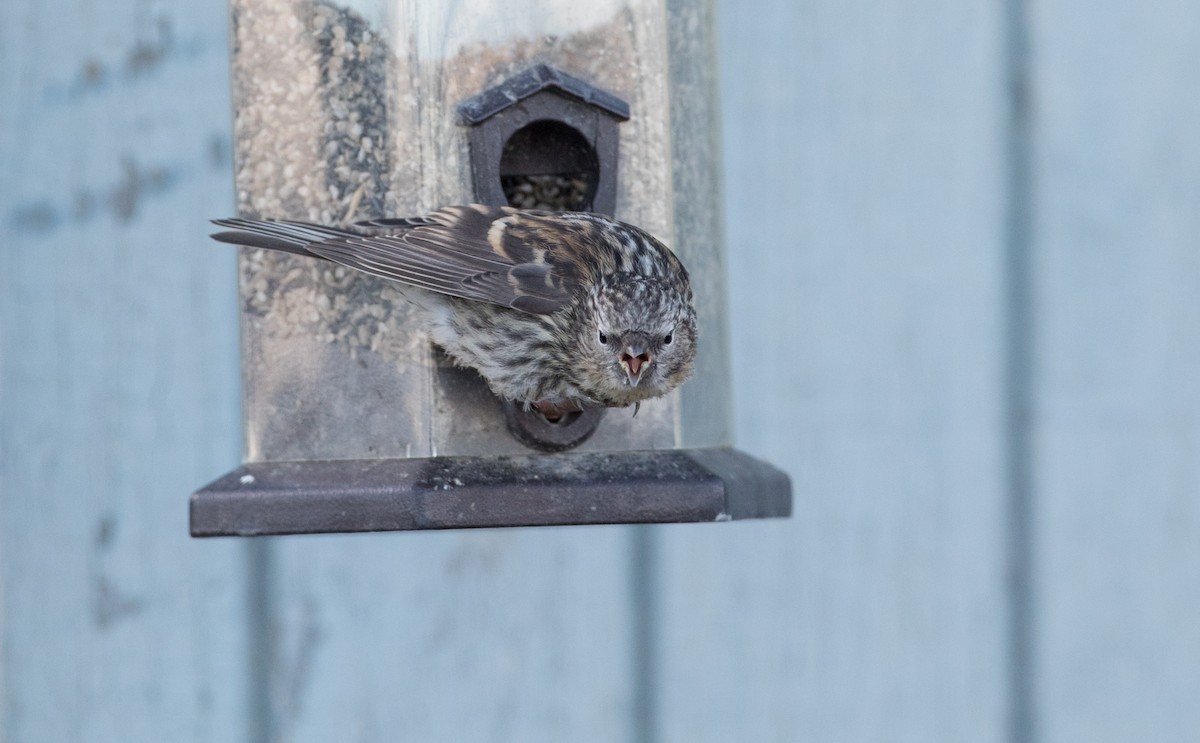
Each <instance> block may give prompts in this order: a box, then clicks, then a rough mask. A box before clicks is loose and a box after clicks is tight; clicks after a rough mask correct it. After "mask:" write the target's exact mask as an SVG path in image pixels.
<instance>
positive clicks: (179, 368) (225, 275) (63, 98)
mask: <svg viewBox="0 0 1200 743" xmlns="http://www.w3.org/2000/svg"><path fill="white" fill-rule="evenodd" d="M0 14H2V15H3V19H2V21H0V100H3V101H4V102H5V103H4V104H3V106H2V109H0V174H2V175H0V634H2V636H3V644H2V650H0V740H4V741H84V740H87V741H134V740H138V741H213V742H216V741H222V742H224V741H238V740H245V739H246V736H247V734H248V732H249V727H248V706H247V700H248V698H249V697H248V694H247V663H246V658H247V657H248V648H247V633H246V624H245V620H244V617H245V615H246V598H247V587H246V573H245V545H243V544H238V543H235V542H225V543H216V542H208V543H201V542H194V541H191V540H189V539H188V538H187V537H186V534H187V494H188V492H189V491H190V490H191V489H192V488H194V487H196V486H197V485H198V484H201V483H203V482H204V481H205V480H207V479H209V478H212V477H214V476H216V475H218V474H220V473H221V472H222V471H223V470H224V469H226V468H228V467H229V465H230V464H232V463H233V462H235V461H236V458H237V456H238V449H239V447H238V441H239V416H238V404H237V400H238V388H237V360H236V347H237V346H236V342H237V337H236V336H237V330H236V328H237V324H236V323H237V318H236V294H235V287H234V277H235V270H234V262H233V257H232V256H231V255H229V254H227V253H223V252H220V251H213V250H211V249H210V248H209V246H208V245H206V239H205V237H204V235H205V232H206V225H205V221H204V220H205V217H206V216H208V215H209V214H213V213H219V212H224V211H226V210H228V209H229V208H230V204H231V203H232V188H231V175H230V166H229V139H228V136H229V135H228V128H229V127H228V120H229V114H228V89H227V73H226V69H227V66H228V63H227V59H228V56H227V51H226V41H225V24H226V21H225V12H224V9H223V8H221V7H218V6H214V5H212V4H194V5H192V4H187V3H176V4H173V5H147V4H144V3H140V2H128V1H125V2H123V1H117V2H107V3H103V4H100V5H93V4H88V3H79V2H73V1H60V2H45V3H43V2H28V3H6V4H5V5H4V7H3V10H2V11H0Z"/></svg>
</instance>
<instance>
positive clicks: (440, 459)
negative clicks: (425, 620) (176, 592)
mask: <svg viewBox="0 0 1200 743" xmlns="http://www.w3.org/2000/svg"><path fill="white" fill-rule="evenodd" d="M514 1H516V2H517V4H521V3H520V0H514ZM508 5H511V3H509V4H508ZM692 5H696V6H698V3H689V2H681V3H673V4H672V7H671V9H670V14H671V16H672V19H673V21H674V20H677V18H676V17H677V16H679V15H680V14H686V13H687V12H689V11H688V8H689V7H691V6H692ZM610 6H611V7H610ZM539 7H541V6H539ZM508 9H509V11H511V10H512V8H511V7H509V8H508ZM478 10H479V18H478V21H479V22H478V23H477V24H476V26H475V27H472V29H468V30H465V31H463V32H462V33H460V34H459V35H458V36H456V37H455V41H456V43H455V44H454V45H450V46H448V47H447V48H446V49H439V50H437V53H436V54H433V53H431V52H430V50H428V49H426V48H424V47H422V45H421V43H422V42H421V39H422V36H421V35H420V34H417V33H416V32H415V30H414V29H416V28H417V27H419V26H420V25H421V24H422V22H423V21H426V22H429V21H430V20H431V19H423V18H422V17H420V16H421V13H422V12H426V11H422V10H421V9H420V8H419V7H417V8H410V7H408V6H398V7H396V8H392V7H391V6H390V5H388V4H387V3H378V4H377V5H376V4H372V3H370V2H365V3H364V2H356V3H354V4H353V5H352V6H341V5H333V4H328V3H325V2H312V1H311V0H233V1H232V3H231V13H232V16H233V33H234V43H233V49H234V51H233V65H232V69H233V85H234V106H235V120H234V135H235V136H234V141H235V159H236V170H237V189H238V206H239V210H240V211H241V212H242V213H243V214H245V215H247V216H255V217H274V218H288V219H301V220H309V221H318V222H324V223H327V224H339V223H340V224H347V223H350V222H353V221H355V220H358V219H366V218H372V217H382V216H405V215H415V214H421V213H424V212H427V211H430V210H431V209H434V208H436V207H439V206H442V205H446V204H461V203H470V202H472V201H477V202H484V203H492V204H503V203H512V204H514V205H516V206H536V207H538V208H563V209H576V210H590V211H598V212H604V213H608V214H612V215H615V216H616V217H617V218H619V219H622V220H624V221H628V222H632V223H635V224H638V225H639V226H641V227H643V228H645V229H647V230H649V231H650V232H652V233H654V234H656V235H657V236H659V237H660V238H662V239H664V240H665V241H666V242H667V244H669V245H671V246H672V247H673V248H674V249H675V250H676V252H677V253H679V254H680V256H681V257H682V259H683V260H684V263H685V264H686V265H687V266H688V269H689V271H690V273H691V275H692V280H693V286H694V287H695V289H696V292H697V295H698V308H699V310H700V313H701V315H700V337H701V344H700V356H699V358H698V359H697V374H696V377H695V378H694V379H693V380H691V381H689V382H688V383H686V384H685V385H684V386H683V387H682V388H681V389H680V390H677V391H675V392H673V393H671V394H670V395H668V396H666V397H663V398H660V399H656V400H652V401H650V402H649V403H646V404H643V406H642V409H641V411H640V413H639V414H638V415H637V417H636V418H634V417H633V415H632V410H609V411H607V412H603V411H594V412H591V413H585V414H583V415H578V416H575V417H573V418H564V419H563V420H562V421H559V422H557V423H550V422H547V421H546V420H545V419H543V418H541V417H540V416H538V415H536V414H533V413H528V412H526V411H523V410H520V409H518V408H515V407H514V406H511V405H505V404H502V403H501V401H499V400H497V399H496V398H495V397H494V396H493V395H492V394H491V392H490V391H489V390H488V389H487V387H486V385H485V384H484V383H483V381H482V380H481V379H479V378H478V376H477V375H476V374H475V373H474V372H473V371H470V370H466V369H461V368H456V367H455V366H453V364H451V363H450V362H449V360H448V359H446V358H445V357H444V356H443V355H442V354H441V353H440V352H439V351H438V349H437V348H435V347H434V346H432V345H431V344H430V342H429V340H428V338H427V337H426V336H425V335H424V334H423V333H422V332H421V330H420V329H419V328H418V327H416V324H415V323H414V322H413V320H412V317H411V313H410V310H409V308H408V307H407V306H406V305H405V303H404V302H403V300H402V299H400V297H399V296H398V294H397V293H396V291H395V289H393V288H392V287H390V286H389V285H388V283H387V282H385V281H382V280H378V279H374V278H372V277H369V276H365V275H361V274H357V273H355V272H352V271H347V270H345V269H343V268H340V267H338V266H335V265H332V264H322V263H319V262H316V261H311V260H306V259H303V258H297V257H293V256H288V255H279V254H269V253H266V252H263V251H256V250H244V251H243V252H242V254H241V257H240V260H239V269H240V272H241V303H242V313H241V315H242V344H243V348H242V357H243V387H244V395H245V404H244V416H245V422H246V460H247V461H246V464H244V465H243V466H241V467H239V468H238V469H236V470H234V471H233V472H230V473H229V474H227V475H225V476H224V477H221V478H219V479H218V480H216V481H215V482H213V483H212V484H210V485H208V486H206V487H205V488H203V489H201V490H199V491H198V492H196V493H194V494H193V495H192V498H191V532H192V534H193V535H194V536H223V535H243V536H250V535H261V534H289V533H320V532H354V531H381V530H406V529H444V528H458V527H498V526H533V525H560V524H597V523H667V522H685V521H688V522H694V521H723V520H729V519H740V518H763V517H780V516H788V515H790V512H791V485H790V482H789V481H788V478H787V476H786V475H784V474H783V473H782V472H780V471H779V470H777V469H776V468H774V467H772V466H771V465H769V464H766V463H764V462H761V461H759V460H756V459H754V458H752V457H750V456H748V455H746V454H744V453H742V452H739V451H737V450H735V449H733V448H731V446H730V444H731V441H730V440H729V439H730V428H731V426H730V421H729V397H730V390H729V374H728V367H727V358H726V354H727V342H726V338H725V334H726V333H725V326H724V322H725V318H724V312H725V310H724V297H723V275H722V274H723V256H722V251H721V245H720V241H719V230H716V229H713V225H712V224H708V223H705V222H704V220H705V219H711V217H706V216H705V215H712V214H717V213H719V203H718V193H717V188H716V185H717V184H716V179H715V176H714V175H713V174H714V173H715V172H716V168H715V160H716V152H715V148H714V147H713V146H711V142H712V141H713V140H712V138H711V136H710V135H711V133H712V132H714V131H715V128H714V123H715V122H714V118H715V109H713V108H711V107H709V106H708V104H707V103H706V101H708V100H711V93H712V91H711V90H710V87H711V83H712V77H711V64H712V60H711V59H710V58H709V56H708V54H709V45H708V44H707V43H706V42H705V39H704V38H702V36H703V35H702V34H701V35H697V34H694V33H693V34H691V36H692V38H689V37H688V36H687V34H688V33H689V31H687V30H686V29H687V28H688V27H689V26H690V25H692V24H686V23H675V22H672V23H668V22H667V12H666V10H665V9H664V8H663V6H662V5H661V4H660V3H659V2H653V1H651V2H644V3H638V4H635V5H634V6H626V4H624V3H621V2H616V0H607V1H605V2H599V3H597V4H596V5H595V6H594V7H592V8H591V9H590V10H589V11H588V12H586V13H559V14H557V15H555V14H550V16H547V14H545V13H540V12H539V13H535V12H533V8H530V9H529V12H525V13H515V14H514V13H511V12H510V13H508V14H506V15H505V18H506V19H508V20H509V21H511V19H513V18H520V19H525V20H524V22H526V23H528V24H530V28H528V29H526V30H525V31H522V32H520V33H516V32H514V31H513V29H512V28H511V27H508V31H507V33H509V34H511V35H510V36H505V37H503V38H497V37H494V34H495V33H496V32H495V30H494V27H493V26H490V25H489V24H488V23H485V21H486V20H487V14H488V13H489V12H492V10H493V9H492V6H491V5H489V4H487V3H483V4H481V7H480V8H479V9H478ZM428 12H429V13H434V12H435V11H433V10H429V11H428ZM496 12H499V11H496ZM406 13H407V14H409V15H410V16H412V17H403V16H404V15H405V14H406ZM605 14H608V16H610V17H611V22H601V23H599V24H597V23H596V22H595V21H596V19H597V18H603V17H608V16H606V15H605ZM559 16H561V17H559ZM576 16H577V17H576ZM381 19H383V20H381ZM538 24H542V26H539V25H538ZM545 24H552V25H553V28H550V27H547V26H545ZM510 26H511V24H510ZM549 31H553V32H554V33H549ZM472 33H478V34H480V36H479V38H470V37H471V34H472ZM460 37H461V38H460ZM668 45H669V47H670V49H671V54H672V55H675V56H673V57H672V58H671V59H670V60H669V64H668V55H667V48H668ZM635 59H636V60H637V64H636V65H635V64H634V63H633V60H635ZM563 70H570V71H571V73H570V74H568V73H566V72H564V71H563ZM705 86H709V87H705ZM610 91H613V92H610ZM627 101H628V102H627ZM673 109H675V110H673ZM622 122H624V123H622ZM618 174H620V177H618ZM547 452H554V453H547Z"/></svg>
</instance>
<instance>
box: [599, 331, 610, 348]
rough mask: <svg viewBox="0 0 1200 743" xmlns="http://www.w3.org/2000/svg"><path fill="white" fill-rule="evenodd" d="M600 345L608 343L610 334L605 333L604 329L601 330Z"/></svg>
mask: <svg viewBox="0 0 1200 743" xmlns="http://www.w3.org/2000/svg"><path fill="white" fill-rule="evenodd" d="M600 345H602V346H607V345H608V336H607V335H605V334H604V331H603V330H601V331H600Z"/></svg>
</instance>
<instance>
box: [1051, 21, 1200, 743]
mask: <svg viewBox="0 0 1200 743" xmlns="http://www.w3.org/2000/svg"><path fill="white" fill-rule="evenodd" d="M1029 20H1030V23H1029V27H1030V53H1031V62H1032V70H1033V75H1032V76H1031V84H1032V88H1031V89H1032V93H1033V108H1032V111H1033V119H1032V121H1033V127H1032V132H1033V140H1032V143H1033V152H1034V160H1033V163H1034V167H1033V170H1032V180H1033V182H1032V187H1033V194H1034V196H1035V199H1034V202H1033V204H1034V213H1033V220H1032V225H1033V231H1032V246H1031V247H1032V253H1031V254H1032V256H1033V264H1032V265H1033V269H1034V271H1033V277H1034V281H1033V284H1032V286H1033V290H1034V294H1033V298H1034V310H1035V312H1034V317H1035V318H1036V324H1035V325H1034V326H1033V328H1032V330H1033V339H1032V349H1033V355H1032V359H1033V365H1034V370H1035V375H1034V382H1035V384H1034V386H1033V388H1032V393H1033V402H1034V408H1033V411H1034V417H1033V424H1034V425H1033V431H1032V433H1033V436H1034V441H1035V442H1036V449H1035V452H1036V458H1035V460H1034V468H1033V482H1034V493H1033V504H1034V516H1035V518H1034V519H1033V544H1034V551H1033V557H1034V566H1035V567H1034V584H1033V585H1034V592H1033V598H1034V603H1033V606H1034V608H1035V617H1036V619H1037V622H1036V633H1035V635H1034V648H1035V650H1036V656H1035V659H1036V660H1035V664H1034V668H1033V671H1034V674H1033V683H1034V693H1035V697H1034V699H1035V705H1036V706H1035V725H1036V731H1037V733H1038V735H1037V739H1038V740H1041V741H1046V743H1065V742H1066V741H1079V740H1088V741H1126V740H1154V741H1180V742H1182V741H1191V740H1195V739H1196V737H1197V735H1198V733H1197V731H1200V706H1198V705H1196V704H1195V693H1194V692H1195V690H1196V689H1197V688H1200V622H1197V621H1196V617H1197V616H1200V384H1198V382H1197V370H1198V369H1200V135H1198V132H1200V86H1198V85H1197V77H1196V76H1197V70H1200V6H1197V4H1196V3H1193V2H1185V1H1184V2H1169V1H1163V2H1150V3H1105V4H1102V5H1100V6H1096V5H1094V4H1090V3H1081V2H1071V1H1070V0H1044V1H1043V2H1039V3H1035V4H1033V5H1032V6H1031V9H1030V19H1029Z"/></svg>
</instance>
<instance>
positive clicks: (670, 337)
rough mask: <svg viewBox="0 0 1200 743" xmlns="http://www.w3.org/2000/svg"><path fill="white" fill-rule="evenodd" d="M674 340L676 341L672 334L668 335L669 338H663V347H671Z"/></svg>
mask: <svg viewBox="0 0 1200 743" xmlns="http://www.w3.org/2000/svg"><path fill="white" fill-rule="evenodd" d="M673 340H675V338H674V336H672V335H671V334H670V333H667V337H666V338H663V345H664V346H669V345H671V341H673Z"/></svg>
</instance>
